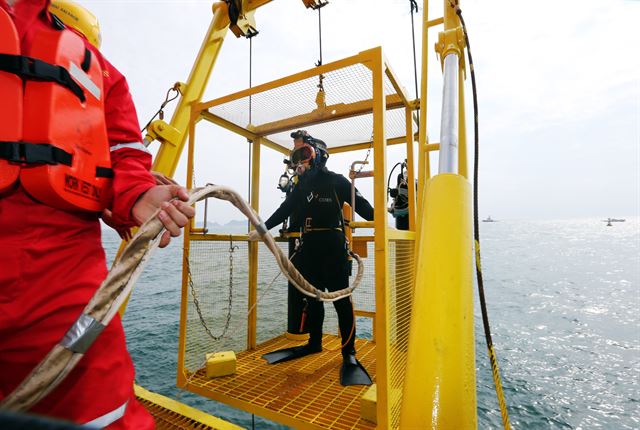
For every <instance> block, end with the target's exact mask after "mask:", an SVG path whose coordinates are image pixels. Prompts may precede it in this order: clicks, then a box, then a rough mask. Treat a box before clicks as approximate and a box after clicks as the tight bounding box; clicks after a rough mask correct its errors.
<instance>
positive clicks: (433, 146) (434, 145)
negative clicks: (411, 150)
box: [424, 143, 440, 152]
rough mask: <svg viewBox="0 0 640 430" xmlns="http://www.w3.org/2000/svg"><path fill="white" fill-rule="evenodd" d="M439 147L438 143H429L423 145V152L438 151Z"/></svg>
mask: <svg viewBox="0 0 640 430" xmlns="http://www.w3.org/2000/svg"><path fill="white" fill-rule="evenodd" d="M439 149H440V144H439V143H429V144H427V145H425V146H424V150H425V152H432V151H438V150H439Z"/></svg>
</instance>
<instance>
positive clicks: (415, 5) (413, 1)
mask: <svg viewBox="0 0 640 430" xmlns="http://www.w3.org/2000/svg"><path fill="white" fill-rule="evenodd" d="M409 7H410V8H411V41H412V42H413V81H414V84H415V88H416V100H418V61H417V59H416V30H415V26H414V24H413V13H414V12H415V13H418V2H417V1H416V0H409ZM423 31H427V30H423Z"/></svg>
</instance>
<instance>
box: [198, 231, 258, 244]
mask: <svg viewBox="0 0 640 430" xmlns="http://www.w3.org/2000/svg"><path fill="white" fill-rule="evenodd" d="M189 240H191V241H193V242H212V241H216V242H228V241H229V240H233V241H236V242H246V241H247V235H246V234H218V233H216V234H210V233H205V234H194V233H193V230H192V232H191V234H190V235H189Z"/></svg>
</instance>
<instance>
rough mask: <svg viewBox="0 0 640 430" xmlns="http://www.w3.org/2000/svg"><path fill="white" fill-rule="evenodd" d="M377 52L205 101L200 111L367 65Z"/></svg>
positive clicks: (348, 58)
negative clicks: (360, 65)
mask: <svg viewBox="0 0 640 430" xmlns="http://www.w3.org/2000/svg"><path fill="white" fill-rule="evenodd" d="M377 51H380V47H378V48H373V49H369V50H366V51H362V52H360V53H358V54H356V55H354V56H351V57H347V58H343V59H342V60H338V61H334V62H331V63H327V64H323V65H321V66H317V67H314V68H312V69H307V70H304V71H302V72H299V73H295V74H293V75H289V76H285V77H284V78H280V79H276V80H274V81H271V82H266V83H264V84H261V85H256V86H255V87H252V88H247V89H244V90H241V91H238V92H235V93H232V94H228V95H226V96H223V97H219V98H217V99H213V100H210V101H206V102H203V103H202V106H201V108H202V109H209V108H212V107H213V106H218V105H221V104H224V103H228V102H230V101H233V100H238V99H242V98H244V97H249V96H251V95H255V94H259V93H262V92H265V91H268V90H272V89H274V88H279V87H283V86H285V85H288V84H291V83H294V82H298V81H302V80H304V79H308V78H313V77H315V76H318V75H321V74H324V73H329V72H331V71H333V70H337V69H342V68H345V67H348V66H351V65H354V64H365V65H366V64H367V63H369V62H370V61H371V59H372V58H373V56H374V55H375V53H376V52H377Z"/></svg>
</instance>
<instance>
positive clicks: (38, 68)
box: [0, 54, 91, 102]
mask: <svg viewBox="0 0 640 430" xmlns="http://www.w3.org/2000/svg"><path fill="white" fill-rule="evenodd" d="M86 58H87V57H86V56H85V59H86ZM90 58H91V57H90V56H89V61H91V59H90ZM0 70H1V71H4V72H8V73H13V74H14V75H18V76H20V77H21V78H23V79H30V80H34V81H46V82H56V83H58V84H60V85H62V86H63V87H65V88H67V89H69V91H71V92H72V93H73V94H74V95H75V96H76V97H78V99H80V101H81V102H85V101H86V97H85V95H84V91H83V90H82V88H81V87H80V85H78V84H77V83H76V81H74V80H73V79H72V78H71V75H70V74H69V71H68V70H67V69H65V68H64V67H62V66H56V65H54V64H49V63H47V62H45V61H42V60H38V59H36V58H32V57H27V56H24V55H12V54H0Z"/></svg>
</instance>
